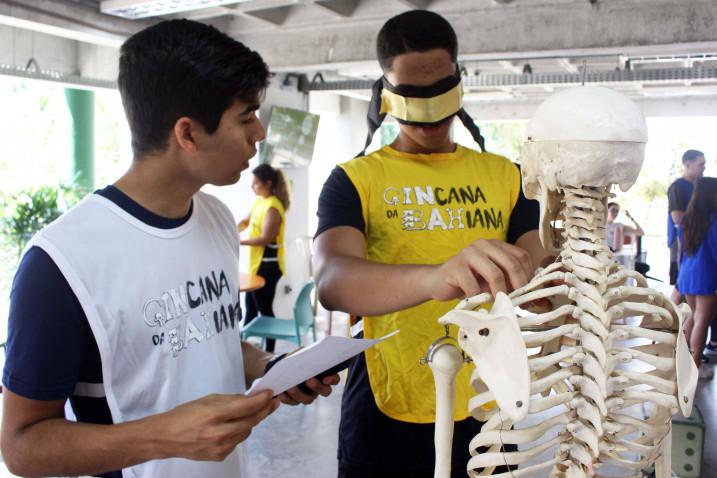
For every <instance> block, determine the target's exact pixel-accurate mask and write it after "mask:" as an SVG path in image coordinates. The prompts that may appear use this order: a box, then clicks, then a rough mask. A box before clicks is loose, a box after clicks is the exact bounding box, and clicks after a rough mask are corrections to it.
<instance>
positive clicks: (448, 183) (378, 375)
mask: <svg viewBox="0 0 717 478" xmlns="http://www.w3.org/2000/svg"><path fill="white" fill-rule="evenodd" d="M340 167H341V168H342V169H343V170H344V171H346V174H347V175H348V177H349V179H350V180H351V182H352V183H353V184H354V185H355V187H356V190H357V191H358V195H359V197H360V199H361V206H362V210H363V215H364V220H365V223H366V231H365V232H366V238H367V239H366V242H367V258H368V259H369V260H372V261H377V262H382V263H388V264H438V263H442V262H445V261H446V260H447V259H449V258H450V257H452V256H454V255H455V254H456V253H458V252H459V251H460V250H461V249H463V248H464V247H466V246H467V245H468V244H470V243H471V242H473V241H475V240H477V239H501V240H506V237H507V233H508V224H509V220H510V213H511V211H512V209H513V206H514V205H515V203H516V201H517V200H518V195H519V193H520V173H519V171H518V168H517V167H516V166H515V165H514V164H512V163H511V162H510V161H508V160H507V159H506V158H504V157H502V156H497V155H494V154H490V153H478V152H476V151H473V150H470V149H467V148H464V147H462V146H460V145H459V146H458V147H457V149H456V151H455V152H454V153H441V154H408V153H402V152H399V151H396V150H395V149H393V148H391V147H388V146H386V147H384V148H382V149H381V150H379V151H376V152H374V153H372V154H370V155H368V156H363V157H360V158H356V159H353V160H351V161H349V162H347V163H343V164H341V165H340ZM455 304H456V301H451V302H437V301H429V302H426V303H424V304H421V305H419V306H416V307H412V308H410V309H406V310H404V311H401V312H396V313H393V314H386V315H382V316H375V317H365V318H364V336H365V337H366V338H375V337H380V336H383V335H385V334H387V333H389V332H392V331H394V330H396V329H401V332H400V333H399V334H398V335H396V336H395V337H393V338H391V339H390V340H387V341H385V342H382V343H380V344H378V345H377V346H375V347H372V348H370V349H368V350H367V351H366V365H367V368H368V375H369V380H370V383H371V389H372V391H373V394H374V397H375V399H376V404H377V405H378V407H379V409H380V410H381V411H382V412H383V413H384V414H386V415H388V416H389V417H391V418H394V419H396V420H402V421H406V422H413V423H433V422H434V420H435V389H434V383H433V376H432V374H431V370H430V368H429V367H428V366H427V365H420V364H419V359H420V358H421V357H423V356H425V354H426V351H427V350H428V347H429V345H430V344H431V342H432V341H434V340H435V339H437V338H438V337H440V336H442V335H443V334H444V328H443V326H441V325H439V324H438V322H437V319H438V318H439V317H440V316H441V315H443V314H444V313H446V312H447V311H448V310H450V309H452V308H453V307H454V306H455ZM455 334H456V329H455V328H452V329H451V335H452V336H453V337H455ZM472 371H473V365H470V366H465V367H463V368H462V370H461V372H460V374H459V375H458V377H457V379H456V387H457V390H456V392H457V393H456V404H455V405H456V407H455V419H456V420H463V419H465V418H467V417H468V399H469V398H470V396H471V395H473V394H474V392H473V390H472V388H471V386H470V375H471V373H472Z"/></svg>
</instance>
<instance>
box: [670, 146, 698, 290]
mask: <svg viewBox="0 0 717 478" xmlns="http://www.w3.org/2000/svg"><path fill="white" fill-rule="evenodd" d="M682 165H683V167H684V169H683V172H682V177H679V178H677V179H676V180H675V181H673V183H672V184H670V187H669V188H668V189H667V247H669V248H670V284H672V285H675V284H676V283H677V273H678V270H679V257H680V252H679V241H678V239H677V228H678V227H679V225H680V221H681V219H682V215H683V214H684V213H685V211H686V210H687V204H689V202H690V198H691V197H692V191H693V189H694V185H695V181H697V180H698V179H699V178H701V177H702V175H703V174H704V172H705V155H704V153H703V152H702V151H698V150H696V149H688V150H687V151H685V152H684V154H683V155H682ZM672 300H673V301H674V302H676V303H679V302H682V300H681V297H680V296H679V293H677V292H676V289H675V293H674V294H673V297H672Z"/></svg>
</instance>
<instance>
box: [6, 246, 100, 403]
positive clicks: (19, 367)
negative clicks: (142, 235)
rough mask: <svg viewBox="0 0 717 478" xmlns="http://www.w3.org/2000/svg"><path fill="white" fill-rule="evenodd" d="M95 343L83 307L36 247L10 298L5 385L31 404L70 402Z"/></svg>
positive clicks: (24, 263) (21, 269) (26, 259)
mask: <svg viewBox="0 0 717 478" xmlns="http://www.w3.org/2000/svg"><path fill="white" fill-rule="evenodd" d="M93 346H95V347H96V345H94V338H93V336H92V333H91V331H90V330H89V324H88V323H87V319H86V317H85V314H84V311H83V310H82V306H81V305H80V303H79V301H78V300H77V297H76V296H75V294H74V292H73V291H72V289H71V288H70V285H69V284H68V283H67V280H65V278H64V276H63V275H62V273H61V272H60V270H59V269H58V267H57V265H55V263H54V262H53V260H52V259H51V258H50V256H49V255H48V254H47V253H46V252H45V251H44V250H42V249H40V248H38V247H32V248H31V249H30V250H29V251H28V252H27V253H26V254H25V256H24V257H23V259H22V261H21V262H20V265H19V267H18V270H17V273H16V274H15V279H14V281H13V285H12V289H11V292H10V314H9V320H8V340H7V350H6V359H5V368H4V371H3V384H4V385H5V387H7V388H8V389H9V390H11V391H12V392H14V393H16V394H18V395H21V396H23V397H25V398H30V399H33V400H61V399H64V398H67V397H69V396H71V395H72V394H73V392H74V390H75V384H76V383H77V382H78V380H79V379H80V378H81V376H82V375H83V372H84V370H85V369H86V365H85V362H86V359H87V356H88V355H89V354H90V353H91V352H92V347H93Z"/></svg>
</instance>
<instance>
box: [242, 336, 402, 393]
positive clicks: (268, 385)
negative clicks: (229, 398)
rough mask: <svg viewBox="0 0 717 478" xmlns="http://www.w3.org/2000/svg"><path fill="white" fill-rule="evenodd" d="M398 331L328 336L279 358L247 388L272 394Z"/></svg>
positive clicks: (319, 372) (343, 360)
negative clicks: (352, 336) (358, 336)
mask: <svg viewBox="0 0 717 478" xmlns="http://www.w3.org/2000/svg"><path fill="white" fill-rule="evenodd" d="M396 333H398V330H396V331H395V332H392V333H390V334H388V335H386V336H384V337H381V338H378V339H372V340H369V339H350V338H346V337H335V336H328V337H324V338H323V339H321V340H319V341H318V342H315V343H313V344H311V345H309V346H308V347H306V348H303V349H301V350H299V351H298V352H296V353H293V354H291V355H288V356H287V357H285V358H283V359H282V360H280V361H278V362H277V363H276V365H274V366H273V367H272V368H271V369H269V371H268V372H267V373H266V375H264V376H263V377H261V378H259V379H257V380H255V381H254V383H253V384H252V386H251V388H249V390H248V391H247V395H255V394H257V393H259V392H261V391H262V390H272V391H273V392H274V395H279V394H280V393H282V392H284V391H286V390H288V389H290V388H291V387H294V386H296V385H298V384H300V383H304V382H305V381H306V380H308V379H310V378H312V377H315V376H317V375H319V374H321V373H322V372H325V371H326V370H329V369H331V368H332V367H334V366H336V365H338V364H340V363H342V362H345V361H346V360H348V359H350V358H351V357H353V356H354V355H357V354H359V353H361V352H363V351H364V350H366V349H367V348H369V347H372V346H374V345H376V344H377V343H379V342H381V341H383V340H386V339H387V338H389V337H391V336H393V335H395V334H396Z"/></svg>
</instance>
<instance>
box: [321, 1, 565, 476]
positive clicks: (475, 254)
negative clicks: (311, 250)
mask: <svg viewBox="0 0 717 478" xmlns="http://www.w3.org/2000/svg"><path fill="white" fill-rule="evenodd" d="M457 52H458V41H457V38H456V34H455V31H454V30H453V28H452V27H451V25H450V24H449V23H448V22H447V21H446V20H445V19H444V18H443V17H441V16H440V15H438V14H436V13H433V12H430V11H426V10H413V11H408V12H405V13H402V14H400V15H397V16H395V17H393V18H391V19H389V20H388V21H387V22H386V23H385V24H384V26H383V27H382V28H381V30H380V32H379V34H378V39H377V53H378V61H379V64H380V65H381V68H382V70H383V73H384V76H383V78H381V79H379V80H378V81H377V82H376V83H375V85H374V88H373V97H372V100H371V103H370V106H369V116H368V123H369V126H370V127H369V135H368V138H367V141H366V144H370V141H371V135H372V134H373V132H375V131H376V130H378V127H379V125H380V124H381V120H382V119H383V116H385V115H386V114H390V115H391V116H393V117H394V118H396V119H397V120H398V121H399V135H398V137H397V138H396V140H395V141H394V142H393V143H392V144H391V145H387V146H384V147H383V148H381V149H380V150H378V151H375V152H373V153H371V154H368V155H365V154H363V153H362V154H361V155H359V156H358V157H356V158H355V159H353V160H351V161H348V162H346V163H343V164H341V165H339V166H338V167H336V168H335V169H334V170H333V171H332V173H331V175H330V176H329V178H328V179H327V181H326V182H325V183H324V186H323V190H322V192H321V195H320V198H319V207H318V216H319V226H318V230H317V232H316V237H315V245H316V255H315V264H316V267H315V269H314V270H315V271H316V279H317V288H318V291H319V297H320V300H321V302H322V303H323V305H324V306H326V307H327V309H329V310H341V311H345V312H348V313H350V314H354V315H357V316H363V319H362V320H361V322H359V323H358V324H357V327H356V328H357V329H358V328H361V327H362V329H363V332H362V334H363V337H364V338H371V339H373V338H377V337H381V336H383V335H386V334H388V333H389V332H393V331H395V330H396V329H400V333H398V334H396V335H395V336H394V337H392V338H391V339H389V340H386V341H384V342H381V343H380V344H378V345H377V346H376V347H374V348H372V349H369V350H368V351H367V352H365V353H362V354H359V355H358V356H357V358H356V359H355V360H353V362H352V365H351V366H350V367H349V374H348V378H347V380H346V387H345V389H344V394H343V399H342V406H341V423H340V426H339V450H338V459H339V472H338V476H339V477H340V478H363V477H375V476H380V477H383V476H386V477H389V476H390V477H404V476H405V477H408V476H410V477H414V478H423V477H432V476H433V471H434V470H433V468H434V461H435V460H434V456H435V455H434V450H435V449H434V441H433V434H434V429H435V427H434V423H435V412H436V410H435V408H436V407H435V386H434V381H433V377H432V374H431V370H430V368H429V367H428V366H426V365H421V364H420V363H419V359H420V358H421V357H424V356H425V355H426V353H427V351H428V349H429V346H430V345H431V342H432V341H434V340H435V339H437V338H438V337H441V336H444V335H445V334H446V330H445V328H444V327H443V326H441V325H440V324H438V321H437V319H438V318H439V317H441V316H442V315H443V314H445V313H446V312H448V311H449V310H450V309H451V308H453V307H454V306H455V305H456V303H457V301H458V299H461V298H463V297H469V296H473V295H475V294H478V293H480V292H490V293H492V294H497V293H498V292H499V291H510V290H513V289H515V288H518V287H521V286H522V285H524V284H525V283H526V282H527V281H528V280H529V279H530V278H531V277H532V275H533V273H534V271H535V267H537V266H539V265H545V264H546V261H549V260H552V259H553V258H552V257H549V256H548V255H547V254H546V252H545V251H544V250H543V248H542V246H541V244H540V240H539V238H538V222H539V205H538V203H537V202H536V201H528V200H527V199H526V198H525V196H524V195H523V193H522V191H521V180H520V171H519V170H518V168H517V167H516V165H515V164H513V163H511V162H510V161H509V160H508V159H507V158H504V157H502V156H499V155H496V154H491V153H488V152H485V148H484V141H483V137H482V136H481V135H480V131H479V129H478V127H477V126H476V125H475V124H474V123H473V121H472V119H471V118H470V116H469V115H468V113H467V112H466V111H465V110H464V109H463V108H462V90H461V75H460V68H459V67H458V64H457ZM406 104H409V105H410V107H405V105H406ZM382 106H383V107H382ZM455 118H458V119H459V120H460V121H461V122H462V123H463V125H464V126H466V128H467V129H468V130H469V131H470V132H471V134H472V135H473V138H474V139H475V141H476V143H477V144H478V145H479V146H480V148H481V149H483V151H482V152H478V151H475V150H473V149H470V148H466V147H464V146H461V145H459V144H456V143H455V142H454V141H453V140H452V137H451V127H452V125H453V123H454V119H455ZM450 333H451V335H452V336H453V337H455V336H456V335H455V334H456V333H457V330H456V329H455V328H453V327H451V329H450ZM359 336H361V334H359ZM471 372H472V367H471V366H465V367H463V368H462V370H461V372H460V373H459V374H458V376H457V377H456V387H457V394H456V408H455V417H454V419H455V434H454V438H453V456H452V468H453V473H454V476H463V477H464V476H466V466H467V461H468V459H469V457H470V455H469V452H468V444H469V442H470V440H471V439H472V438H473V437H474V436H475V435H476V434H477V433H478V432H479V430H480V428H481V423H480V422H478V421H476V420H474V419H473V418H472V417H470V416H469V415H468V400H469V398H470V397H471V396H472V395H473V394H474V392H473V390H472V388H471V385H470V375H471ZM501 471H503V472H505V471H507V469H505V468H502V469H501V468H498V469H497V470H496V472H498V473H499V472H501Z"/></svg>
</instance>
